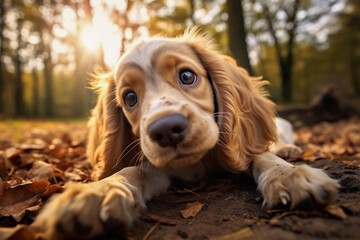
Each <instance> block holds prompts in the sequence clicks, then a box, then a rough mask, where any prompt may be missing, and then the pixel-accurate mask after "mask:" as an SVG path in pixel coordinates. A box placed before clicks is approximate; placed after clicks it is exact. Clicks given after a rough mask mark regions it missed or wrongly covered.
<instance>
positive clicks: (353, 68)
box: [350, 34, 360, 96]
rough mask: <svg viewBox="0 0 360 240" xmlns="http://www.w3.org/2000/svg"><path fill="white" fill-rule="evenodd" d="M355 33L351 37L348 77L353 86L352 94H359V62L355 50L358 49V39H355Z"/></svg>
mask: <svg viewBox="0 0 360 240" xmlns="http://www.w3.org/2000/svg"><path fill="white" fill-rule="evenodd" d="M357 38H358V37H357V35H356V34H354V36H353V37H352V39H351V47H350V49H351V52H350V77H351V83H352V87H353V89H354V90H353V91H354V92H353V94H354V96H359V95H360V84H359V74H358V73H359V72H358V71H359V67H358V66H359V64H358V61H357V60H358V59H357V52H358V51H359V49H358V41H357Z"/></svg>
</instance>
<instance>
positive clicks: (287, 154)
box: [274, 144, 304, 159]
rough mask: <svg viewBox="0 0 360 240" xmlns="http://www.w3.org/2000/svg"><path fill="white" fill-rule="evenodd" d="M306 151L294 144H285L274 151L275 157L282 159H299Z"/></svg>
mask: <svg viewBox="0 0 360 240" xmlns="http://www.w3.org/2000/svg"><path fill="white" fill-rule="evenodd" d="M303 152H304V151H303V150H302V149H301V148H300V147H298V146H295V145H293V144H284V145H281V146H279V147H277V149H276V150H275V151H274V153H275V155H276V156H278V157H280V158H282V159H290V158H297V157H299V156H300V155H301V154H302V153H303Z"/></svg>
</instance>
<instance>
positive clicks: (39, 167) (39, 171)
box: [29, 161, 54, 180]
mask: <svg viewBox="0 0 360 240" xmlns="http://www.w3.org/2000/svg"><path fill="white" fill-rule="evenodd" d="M53 176H54V171H53V167H52V165H51V164H49V163H46V162H44V161H35V162H34V163H33V166H32V168H31V169H30V171H29V178H30V179H31V180H41V179H44V178H45V179H51V178H53Z"/></svg>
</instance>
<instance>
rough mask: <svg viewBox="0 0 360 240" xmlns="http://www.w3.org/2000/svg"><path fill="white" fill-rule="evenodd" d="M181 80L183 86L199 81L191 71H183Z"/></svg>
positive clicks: (180, 75)
mask: <svg viewBox="0 0 360 240" xmlns="http://www.w3.org/2000/svg"><path fill="white" fill-rule="evenodd" d="M179 80H180V83H181V84H184V85H191V84H194V83H196V81H197V76H196V74H195V73H193V72H192V71H190V70H182V71H181V72H180V73H179Z"/></svg>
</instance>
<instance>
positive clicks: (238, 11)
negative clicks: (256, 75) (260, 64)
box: [226, 0, 253, 75]
mask: <svg viewBox="0 0 360 240" xmlns="http://www.w3.org/2000/svg"><path fill="white" fill-rule="evenodd" d="M226 5H227V11H228V15H229V18H228V37H229V48H230V52H231V53H232V55H233V57H234V58H235V59H236V61H237V63H238V65H239V66H241V67H243V68H245V69H246V70H247V71H248V72H249V74H250V75H253V70H252V67H251V64H250V60H249V54H248V49H247V44H246V30H245V20H244V13H243V8H242V0H237V1H235V0H227V1H226Z"/></svg>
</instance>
